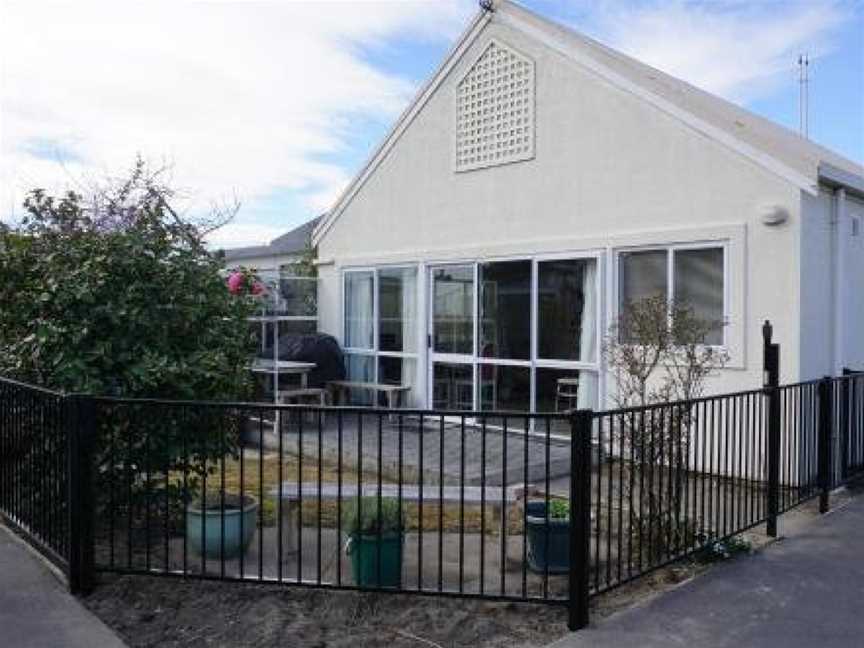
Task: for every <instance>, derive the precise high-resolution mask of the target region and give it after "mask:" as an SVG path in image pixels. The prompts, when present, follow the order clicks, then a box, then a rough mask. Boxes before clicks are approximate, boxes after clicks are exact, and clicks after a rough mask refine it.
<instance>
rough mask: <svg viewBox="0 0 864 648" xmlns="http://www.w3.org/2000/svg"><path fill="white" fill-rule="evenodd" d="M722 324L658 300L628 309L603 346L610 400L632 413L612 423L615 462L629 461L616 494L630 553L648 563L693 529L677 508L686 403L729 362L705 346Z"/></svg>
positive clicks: (686, 444)
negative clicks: (622, 500)
mask: <svg viewBox="0 0 864 648" xmlns="http://www.w3.org/2000/svg"><path fill="white" fill-rule="evenodd" d="M722 325H723V323H722V322H715V321H707V320H705V319H702V318H700V317H699V316H698V315H697V314H696V313H695V311H694V310H693V309H692V308H691V307H690V306H688V305H687V304H684V303H675V302H672V303H670V302H669V301H667V299H666V298H665V296H663V295H657V296H652V297H647V298H644V299H641V300H638V301H636V302H631V303H628V304H627V305H626V307H625V308H624V309H623V311H622V312H621V314H620V315H619V317H618V320H617V321H616V322H615V323H614V324H613V326H612V327H610V331H609V334H608V335H607V337H606V339H605V341H604V345H603V353H604V357H605V360H606V363H607V365H608V367H609V369H610V374H611V376H612V380H613V394H612V401H613V403H614V405H615V407H617V408H636V409H634V410H631V412H630V413H629V414H628V415H626V416H623V417H619V418H617V419H616V420H615V424H614V426H613V429H612V431H611V432H612V434H613V440H614V441H615V442H616V443H617V444H618V447H619V449H620V452H621V455H622V457H629V458H631V459H632V460H631V461H627V462H624V464H623V465H624V467H625V470H626V471H627V475H626V476H625V477H624V479H623V482H622V484H621V488H623V489H624V492H625V495H626V496H627V501H628V502H630V503H631V506H630V516H629V521H630V534H631V539H632V540H633V546H634V547H636V548H637V549H638V551H640V553H642V555H647V556H648V558H649V560H656V559H659V558H660V557H661V556H664V555H668V553H669V552H670V550H673V549H674V548H677V547H681V546H683V545H682V541H683V540H684V539H685V538H687V537H690V534H691V533H692V532H693V531H694V530H695V529H694V525H695V524H696V521H695V520H689V519H687V514H686V512H685V511H684V510H683V509H682V499H683V493H684V491H685V488H686V486H687V463H688V457H689V453H690V437H691V430H692V429H693V426H694V425H695V424H696V420H695V417H696V410H695V409H694V408H693V406H692V401H693V399H696V398H699V397H700V396H702V395H703V394H704V391H705V379H706V378H707V377H708V375H709V374H710V373H711V372H713V371H716V370H717V369H719V368H722V367H723V366H724V365H725V364H726V362H727V361H728V355H727V353H726V351H725V350H724V349H721V348H718V347H716V346H711V345H709V344H706V339H707V337H708V335H709V334H710V333H711V332H712V331H713V330H716V327H719V326H722ZM634 502H638V504H637V505H636V506H635V507H634V505H633V503H634Z"/></svg>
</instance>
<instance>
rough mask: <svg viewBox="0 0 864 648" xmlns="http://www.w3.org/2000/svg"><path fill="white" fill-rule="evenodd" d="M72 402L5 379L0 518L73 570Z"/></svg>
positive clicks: (0, 415)
mask: <svg viewBox="0 0 864 648" xmlns="http://www.w3.org/2000/svg"><path fill="white" fill-rule="evenodd" d="M72 414H73V413H72V411H71V409H70V406H69V401H68V400H67V399H66V398H65V397H63V396H62V395H61V394H58V393H56V392H52V391H49V390H45V389H40V388H38V387H32V386H30V385H25V384H22V383H17V382H14V381H11V380H0V516H2V517H3V518H4V519H5V520H6V521H7V522H8V523H10V524H11V525H14V526H15V527H16V529H17V530H18V531H19V532H20V533H21V534H22V535H24V536H25V537H26V538H27V539H28V540H29V542H30V543H31V544H32V545H33V546H34V547H36V548H37V549H39V550H40V551H41V552H42V553H43V554H44V555H45V556H47V557H48V558H49V559H50V560H51V561H52V562H54V563H55V564H56V565H57V566H59V567H61V568H63V569H66V570H68V567H69V561H68V558H69V554H70V551H71V549H72V546H71V536H70V526H69V523H70V510H69V506H68V504H69V496H68V491H69V487H70V480H69V469H70V465H69V461H68V458H69V456H70V455H69V443H70V439H69V435H68V430H69V425H68V419H69V417H70V416H71V415H72Z"/></svg>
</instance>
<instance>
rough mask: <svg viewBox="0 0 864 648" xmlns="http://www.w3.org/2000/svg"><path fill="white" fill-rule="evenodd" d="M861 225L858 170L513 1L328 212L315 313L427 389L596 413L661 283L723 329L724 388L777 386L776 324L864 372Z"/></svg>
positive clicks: (801, 347)
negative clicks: (629, 324) (618, 356)
mask: <svg viewBox="0 0 864 648" xmlns="http://www.w3.org/2000/svg"><path fill="white" fill-rule="evenodd" d="M862 221H864V168H862V167H861V166H860V165H858V164H855V163H853V162H850V161H849V160H846V159H844V158H843V157H841V156H839V155H837V154H835V153H833V152H832V151H830V150H827V149H825V148H823V147H821V146H818V145H817V144H814V143H813V142H810V141H807V140H805V139H803V138H802V137H800V136H799V135H797V134H796V133H794V132H792V131H789V130H787V129H785V128H783V127H781V126H779V125H777V124H774V123H771V122H769V121H767V120H765V119H763V118H761V117H758V116H756V115H754V114H752V113H750V112H748V111H746V110H744V109H742V108H739V107H738V106H735V105H733V104H731V103H729V102H727V101H724V100H723V99H720V98H718V97H715V96H713V95H711V94H708V93H706V92H704V91H701V90H699V89H698V88H695V87H693V86H691V85H689V84H687V83H685V82H683V81H681V80H678V79H675V78H673V77H670V76H669V75H667V74H664V73H662V72H660V71H658V70H656V69H653V68H651V67H649V66H647V65H645V64H643V63H640V62H639V61H636V60H634V59H632V58H629V57H627V56H625V55H623V54H621V53H619V52H616V51H614V50H611V49H609V48H607V47H605V46H603V45H601V44H599V43H597V42H595V41H593V40H590V39H588V38H586V37H584V36H582V35H580V34H579V33H576V32H574V31H572V30H570V29H568V28H565V27H563V26H561V25H558V24H555V23H553V22H550V21H548V20H546V19H544V18H542V17H540V16H538V15H536V14H534V13H532V12H530V11H528V10H526V9H524V8H522V7H520V6H519V5H517V4H514V3H512V2H508V1H507V0H499V1H496V2H495V3H494V4H493V9H492V10H491V11H482V10H481V11H480V12H479V13H478V15H477V16H476V17H475V19H474V20H473V21H472V22H471V24H470V25H469V26H468V27H467V29H466V30H465V32H464V34H463V35H462V36H461V38H460V39H459V40H458V42H457V43H456V45H455V46H454V47H453V49H452V51H451V52H450V53H449V54H448V55H447V57H446V59H445V60H444V61H443V63H442V64H441V66H440V67H439V68H438V70H437V71H436V72H435V74H434V76H433V77H432V78H431V79H430V80H429V81H428V83H427V84H426V85H425V86H424V87H423V88H422V89H421V91H420V92H419V94H418V95H417V97H416V98H415V100H414V101H413V103H412V104H411V105H410V106H409V107H408V109H407V110H406V111H405V112H404V114H403V115H402V116H401V118H400V119H399V120H398V122H397V123H396V124H395V126H394V127H393V129H392V130H391V132H390V133H389V134H388V135H387V137H386V139H385V140H384V141H383V142H382V143H381V145H380V146H379V147H378V149H377V150H376V151H375V152H374V154H373V155H372V157H371V159H370V160H369V161H368V163H367V164H366V165H365V166H364V167H363V168H362V169H361V171H360V172H359V174H358V175H357V176H356V178H354V180H353V181H352V183H351V184H350V185H349V186H348V188H347V189H346V191H345V192H344V194H343V195H342V196H341V197H340V199H339V200H338V202H337V203H336V204H335V205H334V206H333V208H332V209H331V210H330V211H329V212H328V214H327V215H326V216H325V217H323V218H322V220H321V221H320V222H319V223H318V224H317V226H316V228H315V230H314V232H313V236H312V240H313V243H314V244H315V245H316V246H317V248H318V259H319V270H320V281H319V328H321V329H322V330H324V331H326V332H329V333H331V334H333V335H335V336H336V337H337V338H338V339H339V340H340V342H341V344H342V345H343V347H344V348H345V351H346V357H347V359H348V365H349V372H350V375H351V376H352V377H353V378H355V379H358V380H368V381H377V382H396V383H402V384H406V385H411V386H412V392H411V394H412V404H413V405H415V406H420V407H435V408H460V409H461V408H479V409H484V410H486V409H507V410H512V409H516V410H536V411H550V410H555V409H556V407H562V406H570V405H571V404H572V402H568V401H567V399H568V398H569V399H573V398H575V399H576V400H577V401H578V405H579V406H580V407H602V406H603V405H604V404H605V398H606V392H607V389H608V386H607V384H606V383H607V381H606V379H605V376H604V367H603V364H602V361H601V354H600V352H599V345H600V342H601V340H602V337H603V335H604V333H605V332H606V331H607V330H608V326H609V324H610V322H612V321H614V318H615V317H616V313H617V311H618V308H619V304H622V303H625V302H626V300H628V299H634V298H638V297H639V296H641V295H647V294H651V293H655V292H661V293H664V294H666V295H668V296H669V297H670V298H673V297H674V298H676V299H687V300H688V301H690V303H691V304H693V305H694V306H695V308H696V309H697V310H698V311H699V312H700V313H702V314H703V315H704V316H705V317H707V318H710V319H722V320H723V321H725V322H726V326H724V327H720V328H718V329H717V330H716V332H715V333H714V334H713V336H712V339H711V340H709V342H710V343H712V344H716V345H722V346H724V347H726V349H728V352H729V354H730V357H731V361H730V362H729V365H728V367H727V368H726V369H724V370H723V371H722V372H721V373H720V375H718V376H716V377H715V378H713V379H712V383H711V389H712V390H715V391H718V392H720V391H733V390H738V389H744V388H755V387H757V386H759V385H761V382H762V346H761V345H762V342H761V326H762V323H763V322H764V320H766V319H770V320H771V321H772V322H773V323H774V326H775V340H776V341H778V342H779V343H780V344H781V350H782V362H781V364H782V380H783V381H784V382H789V381H797V380H802V379H810V378H814V377H818V376H821V375H823V374H826V373H836V372H837V371H839V370H840V368H841V367H843V366H853V367H864V231H862V227H864V223H862ZM562 378H564V379H571V380H570V381H568V380H563V381H562V380H561V379H562ZM572 379H575V381H574V380H572ZM577 381H578V387H577V388H576V390H575V393H576V394H577V395H576V396H575V397H574V396H573V395H572V394H573V393H574V391H573V390H570V389H569V387H572V384H573V383H574V382H577ZM562 400H563V401H564V403H562Z"/></svg>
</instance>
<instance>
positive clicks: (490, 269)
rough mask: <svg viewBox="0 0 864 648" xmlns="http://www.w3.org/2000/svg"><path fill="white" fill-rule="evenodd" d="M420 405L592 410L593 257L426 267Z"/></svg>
mask: <svg viewBox="0 0 864 648" xmlns="http://www.w3.org/2000/svg"><path fill="white" fill-rule="evenodd" d="M429 281H430V287H429V295H430V304H429V306H430V308H429V318H430V321H429V330H430V340H429V404H430V405H431V406H432V407H433V408H435V409H450V410H468V409H479V410H481V411H495V410H497V411H522V412H526V411H538V412H556V411H557V412H566V411H571V410H574V409H577V408H582V407H595V406H596V403H597V386H598V371H599V350H598V343H599V339H598V338H599V335H598V333H599V331H598V327H599V323H598V322H599V320H598V313H599V299H598V297H599V285H600V284H599V278H598V259H597V258H596V257H593V256H592V257H572V258H554V259H545V258H535V259H531V258H529V259H515V260H503V261H489V262H481V263H470V264H468V263H464V264H454V265H440V266H432V267H430V270H429Z"/></svg>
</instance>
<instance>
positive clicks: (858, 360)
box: [839, 197, 864, 370]
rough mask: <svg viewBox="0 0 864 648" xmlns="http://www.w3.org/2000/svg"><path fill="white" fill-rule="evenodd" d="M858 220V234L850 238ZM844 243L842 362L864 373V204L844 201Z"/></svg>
mask: <svg viewBox="0 0 864 648" xmlns="http://www.w3.org/2000/svg"><path fill="white" fill-rule="evenodd" d="M853 220H857V226H856V228H857V235H853V229H852V228H853ZM842 223H843V240H845V241H846V248H845V251H844V254H843V256H842V258H843V260H844V263H843V265H842V268H843V269H842V272H841V276H840V284H839V285H840V302H841V303H842V304H844V310H843V319H844V322H845V323H844V326H843V339H844V342H843V346H842V349H843V363H844V365H845V366H847V367H850V368H852V369H856V370H864V201H861V200H858V199H853V198H848V197H847V199H846V217H845V218H844V219H843V221H842Z"/></svg>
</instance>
